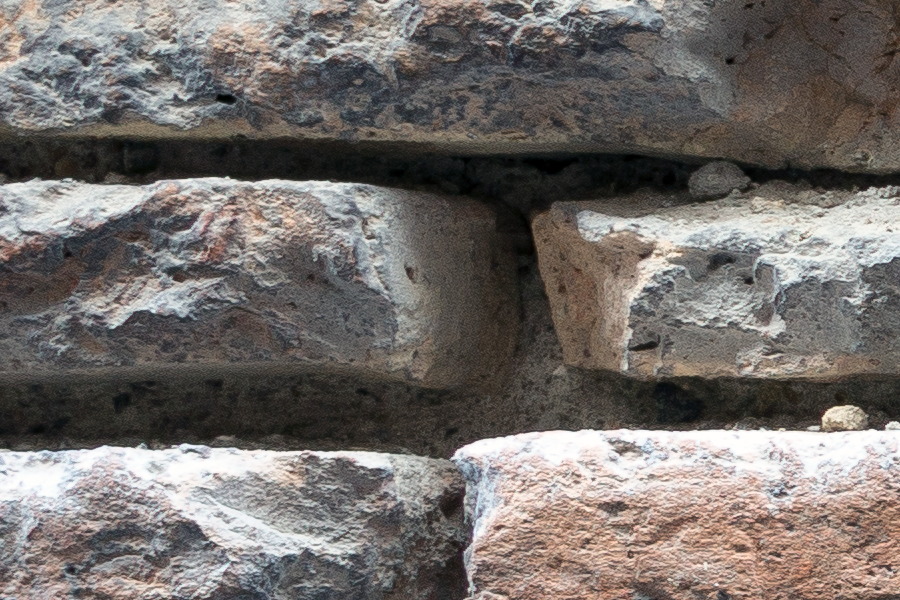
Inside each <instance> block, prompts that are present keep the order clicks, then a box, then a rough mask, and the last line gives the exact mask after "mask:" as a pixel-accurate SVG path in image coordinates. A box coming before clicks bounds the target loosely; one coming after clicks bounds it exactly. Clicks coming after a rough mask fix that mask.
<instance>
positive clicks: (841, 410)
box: [822, 405, 869, 431]
mask: <svg viewBox="0 0 900 600" xmlns="http://www.w3.org/2000/svg"><path fill="white" fill-rule="evenodd" d="M868 426H869V416H868V415H867V414H866V413H865V411H864V410H863V409H861V408H860V407H858V406H853V405H847V406H832V407H831V408H829V409H828V410H826V411H825V414H824V415H822V431H861V430H863V429H865V428H866V427H868Z"/></svg>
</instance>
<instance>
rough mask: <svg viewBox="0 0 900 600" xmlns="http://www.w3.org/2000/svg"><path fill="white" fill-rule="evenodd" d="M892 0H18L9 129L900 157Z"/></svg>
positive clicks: (851, 162)
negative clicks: (734, 0)
mask: <svg viewBox="0 0 900 600" xmlns="http://www.w3.org/2000/svg"><path fill="white" fill-rule="evenodd" d="M895 10H896V6H895V5H894V3H893V2H892V1H891V0H868V1H863V0H852V1H847V0H824V1H820V2H786V1H781V2H779V1H772V0H770V1H768V2H766V1H752V0H751V1H747V2H724V1H721V0H715V1H707V2H701V1H700V0H675V1H662V0H576V1H563V0H548V1H542V2H538V3H534V2H524V1H519V0H310V1H305V2H289V1H287V0H267V1H265V2H263V1H258V0H237V1H232V2H215V1H210V0H197V1H194V2H175V1H172V0H159V1H154V2H152V3H148V2H139V1H138V0H119V1H116V2H95V1H89V0H71V1H68V2H58V1H56V0H30V1H28V2H18V1H10V0H6V1H4V2H0V126H2V129H4V130H5V131H6V132H7V133H9V134H17V133H34V132H40V133H48V134H59V133H63V134H67V135H68V134H73V135H104V136H105V135H112V136H124V137H133V136H135V135H152V136H161V137H173V136H185V135H186V136H204V137H215V138H228V137H230V136H233V135H243V136H248V137H253V138H273V137H283V136H290V137H294V138H301V139H305V140H339V141H364V142H374V143H389V144H392V143H404V144H405V143H418V144H423V145H424V146H425V147H428V148H431V149H435V148H437V149H442V150H450V151H454V152H470V151H475V152H524V151H553V150H556V151H558V150H564V151H569V152H573V151H576V152H577V151H585V150H587V151H605V152H628V153H653V154H667V155H690V156H706V157H718V158H726V159H733V160H740V161H744V162H751V163H759V164H764V165H769V166H804V167H818V166H828V167H835V168H842V169H852V170H862V171H884V172H887V171H896V170H897V169H898V168H900V134H898V133H897V132H898V131H900V126H898V125H900V112H898V111H897V110H896V96H897V93H896V80H897V77H898V69H900V62H898V61H896V60H895V50H896V32H895V29H894V23H895Z"/></svg>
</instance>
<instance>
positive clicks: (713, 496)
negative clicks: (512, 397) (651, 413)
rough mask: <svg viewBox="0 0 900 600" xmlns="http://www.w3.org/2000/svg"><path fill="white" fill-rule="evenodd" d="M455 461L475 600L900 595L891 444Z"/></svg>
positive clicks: (748, 445) (896, 448) (533, 452)
mask: <svg viewBox="0 0 900 600" xmlns="http://www.w3.org/2000/svg"><path fill="white" fill-rule="evenodd" d="M455 461H456V462H457V464H458V465H459V466H460V467H461V469H462V471H463V473H464V475H465V477H466V480H467V483H468V497H467V505H468V510H469V517H470V519H471V522H472V526H473V529H474V537H473V541H472V544H471V546H470V548H469V550H468V554H467V568H468V572H469V577H470V581H471V582H472V585H473V593H474V597H476V598H480V599H484V600H487V599H491V600H498V599H507V598H508V599H513V598H515V599H517V600H531V599H534V600H537V599H539V598H560V599H567V600H575V599H583V598H604V599H611V600H634V599H636V598H640V599H647V598H654V599H655V598H669V599H672V600H697V599H703V600H706V599H709V600H722V599H723V598H732V599H734V600H756V599H759V598H767V599H772V600H788V599H791V600H795V599H803V600H825V599H837V598H841V599H848V600H849V599H850V598H856V599H862V600H876V599H879V600H880V599H883V598H889V597H891V596H892V595H895V594H896V593H897V591H898V589H900V581H898V577H900V575H898V567H897V563H896V556H897V552H898V544H900V526H898V517H900V514H898V511H900V509H898V508H897V503H896V495H897V493H898V491H900V470H898V465H900V438H898V437H897V436H896V435H894V432H866V433H842V434H827V435H826V434H816V433H801V432H761V431H740V432H738V431H734V432H725V431H696V432H662V431H657V432H651V431H624V430H622V431H607V432H599V431H584V432H547V433H530V434H522V435H519V436H513V437H509V438H499V439H494V440H484V441H481V442H476V443H474V444H472V445H470V446H467V447H464V448H463V449H462V450H460V451H459V452H457V454H456V456H455Z"/></svg>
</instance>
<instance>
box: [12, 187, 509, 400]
mask: <svg viewBox="0 0 900 600" xmlns="http://www.w3.org/2000/svg"><path fill="white" fill-rule="evenodd" d="M0 206H2V207H4V209H3V210H2V211H0V353H2V355H3V357H4V359H3V362H2V365H0V371H3V372H7V373H21V372H26V371H27V372H30V373H32V374H33V373H40V372H42V371H60V370H76V369H78V370H83V369H102V368H112V367H117V368H121V367H134V368H136V369H144V370H147V369H155V368H160V367H166V368H170V367H173V366H176V365H183V366H185V367H186V368H187V367H198V366H199V367H204V368H210V367H214V366H216V365H218V367H217V368H222V367H223V366H225V365H228V368H229V370H234V369H253V368H256V367H257V366H260V365H265V366H266V368H267V369H268V370H269V372H275V371H273V369H276V370H277V369H279V368H280V369H282V370H284V369H301V368H316V369H319V370H321V369H323V368H324V369H329V368H334V369H340V370H350V371H353V372H356V373H371V374H374V375H383V376H388V377H391V378H396V379H402V380H407V381H411V382H416V383H421V384H424V385H426V386H435V387H444V386H454V385H462V384H481V383H484V382H485V381H486V380H490V379H491V378H495V377H496V376H497V372H498V370H500V369H502V367H503V364H504V362H505V361H506V359H507V356H508V354H509V352H510V351H511V347H512V344H513V336H514V333H515V329H514V326H513V323H514V322H515V307H514V302H513V299H514V298H515V292H514V291H513V288H512V282H511V271H512V270H513V267H512V265H511V258H510V257H509V256H507V255H506V253H505V250H504V247H503V244H502V243H501V241H500V240H499V239H498V237H497V234H496V233H495V230H496V226H495V218H494V215H493V213H492V212H491V211H490V210H489V209H487V208H486V207H484V206H483V205H481V204H478V203H475V202H470V201H465V200H460V199H449V198H444V197H440V196H435V195H430V194H423V193H418V192H409V191H403V190H395V189H387V188H378V187H374V186H368V185H355V184H338V183H326V182H305V183H297V182H287V181H263V182H257V183H245V182H237V181H233V180H230V179H196V180H180V181H160V182H158V183H155V184H152V185H148V186H144V187H137V186H125V185H85V184H79V183H75V182H72V181H63V182H50V181H46V182H41V181H33V182H29V183H23V184H10V185H6V186H3V187H0Z"/></svg>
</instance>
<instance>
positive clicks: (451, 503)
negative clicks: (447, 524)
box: [438, 494, 463, 519]
mask: <svg viewBox="0 0 900 600" xmlns="http://www.w3.org/2000/svg"><path fill="white" fill-rule="evenodd" d="M438 506H439V507H440V509H441V513H442V514H443V515H444V516H445V517H447V518H448V519H449V518H450V517H452V516H453V515H455V514H457V513H458V512H459V511H461V510H462V508H463V496H462V494H448V495H445V496H444V497H443V498H441V500H440V502H439V503H438Z"/></svg>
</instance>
